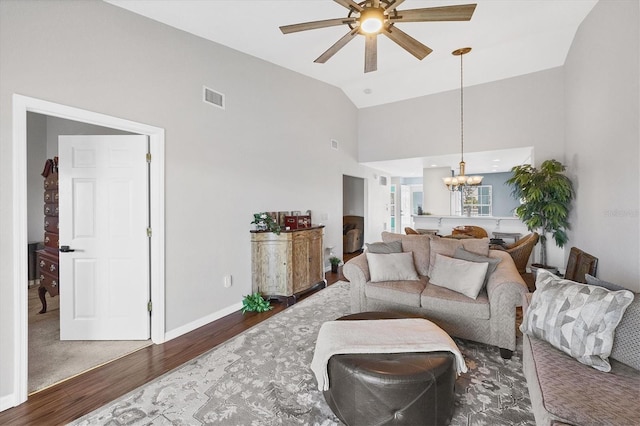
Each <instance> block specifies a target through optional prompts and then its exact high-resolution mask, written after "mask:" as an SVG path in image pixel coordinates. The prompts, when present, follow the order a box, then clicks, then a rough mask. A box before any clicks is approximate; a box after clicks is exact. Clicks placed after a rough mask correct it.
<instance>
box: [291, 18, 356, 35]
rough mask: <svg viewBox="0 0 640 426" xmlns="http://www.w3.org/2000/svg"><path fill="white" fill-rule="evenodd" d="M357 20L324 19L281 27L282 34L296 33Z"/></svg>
mask: <svg viewBox="0 0 640 426" xmlns="http://www.w3.org/2000/svg"><path fill="white" fill-rule="evenodd" d="M354 22H356V18H335V19H325V20H324V21H313V22H303V23H301V24H293V25H283V26H281V27H280V31H282V34H289V33H295V32H298V31H307V30H315V29H318V28H327V27H336V26H338V25H345V24H351V23H354Z"/></svg>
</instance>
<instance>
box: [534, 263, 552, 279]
mask: <svg viewBox="0 0 640 426" xmlns="http://www.w3.org/2000/svg"><path fill="white" fill-rule="evenodd" d="M539 269H545V270H547V271H549V272H551V273H552V274H554V275H558V268H557V267H555V266H547V265H542V264H540V263H532V264H531V272H532V273H533V277H534V278H537V276H538V270H539Z"/></svg>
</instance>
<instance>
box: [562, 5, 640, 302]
mask: <svg viewBox="0 0 640 426" xmlns="http://www.w3.org/2000/svg"><path fill="white" fill-rule="evenodd" d="M638 4H639V3H638V1H600V2H598V4H597V5H596V6H595V8H594V9H593V11H592V12H591V13H590V14H589V16H587V18H586V19H585V21H584V22H583V23H582V25H581V26H580V29H579V30H578V32H577V34H576V37H575V39H574V42H573V44H572V46H571V50H570V52H569V56H568V58H567V61H566V65H565V76H564V81H565V91H566V111H567V112H566V117H567V119H566V138H567V141H566V152H567V155H566V158H567V165H568V167H569V173H570V174H571V176H572V178H573V181H574V184H575V186H576V190H577V193H576V200H575V203H574V208H573V212H572V215H571V224H572V225H573V226H572V229H571V232H570V234H569V237H570V242H569V243H570V245H572V246H576V247H579V248H581V249H583V250H585V251H587V252H588V253H591V254H593V255H594V256H596V257H598V258H599V262H598V276H599V277H601V278H603V279H605V280H607V281H613V282H617V283H618V284H620V285H623V286H625V287H627V288H629V289H632V290H634V291H636V292H638V291H640V279H639V277H640V250H639V244H640V206H639V200H640V175H639V173H638V165H639V164H640V159H639V157H640V152H639V151H640V150H639V145H640V130H639V126H640V124H639V123H640V109H639V106H638V105H639V103H640V102H639V98H640V88H639V81H640V78H639V72H638V67H639V65H638V64H639V63H640V58H639V55H640V54H639V52H640V46H639V40H640V33H639V32H640V31H639V29H638V28H640V13H639V6H638Z"/></svg>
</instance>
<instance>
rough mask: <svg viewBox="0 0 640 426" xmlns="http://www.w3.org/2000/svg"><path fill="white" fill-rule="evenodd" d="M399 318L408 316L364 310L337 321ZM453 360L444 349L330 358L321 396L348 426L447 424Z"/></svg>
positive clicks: (453, 372) (453, 370)
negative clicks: (327, 380) (327, 387)
mask: <svg viewBox="0 0 640 426" xmlns="http://www.w3.org/2000/svg"><path fill="white" fill-rule="evenodd" d="M400 318H407V316H405V315H400V314H393V313H389V312H364V313H359V314H352V315H347V316H344V317H342V318H339V320H372V319H400ZM455 362H456V359H455V355H454V354H453V353H451V352H445V351H438V352H422V353H390V354H384V353H383V354H339V355H333V356H332V357H331V358H330V359H329V363H328V366H327V370H328V375H329V381H330V383H331V386H330V388H329V390H326V391H324V397H325V399H326V400H327V403H328V404H329V406H330V407H331V409H332V410H333V412H334V413H335V414H336V416H338V418H339V419H340V420H342V421H343V422H344V423H345V424H347V425H349V426H355V425H362V426H369V425H412V426H414V425H421V426H424V425H447V424H449V423H450V421H451V417H452V415H453V402H454V396H453V388H454V383H455V380H456V368H455Z"/></svg>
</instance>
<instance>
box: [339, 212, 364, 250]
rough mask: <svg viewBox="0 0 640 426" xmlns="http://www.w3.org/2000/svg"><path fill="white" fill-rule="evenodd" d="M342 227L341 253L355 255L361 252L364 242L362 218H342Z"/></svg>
mask: <svg viewBox="0 0 640 426" xmlns="http://www.w3.org/2000/svg"><path fill="white" fill-rule="evenodd" d="M342 226H343V231H342V252H343V253H355V252H357V251H359V250H361V249H362V245H363V242H364V241H363V240H364V217H362V216H352V215H347V216H344V217H343V218H342Z"/></svg>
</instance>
